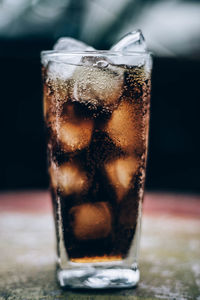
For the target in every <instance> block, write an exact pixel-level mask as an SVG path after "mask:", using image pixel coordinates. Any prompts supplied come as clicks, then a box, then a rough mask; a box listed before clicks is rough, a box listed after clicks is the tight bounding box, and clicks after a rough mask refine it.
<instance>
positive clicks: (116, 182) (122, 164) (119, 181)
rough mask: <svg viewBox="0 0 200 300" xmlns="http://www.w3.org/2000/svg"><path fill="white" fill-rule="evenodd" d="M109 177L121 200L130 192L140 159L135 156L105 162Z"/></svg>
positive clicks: (118, 198)
mask: <svg viewBox="0 0 200 300" xmlns="http://www.w3.org/2000/svg"><path fill="white" fill-rule="evenodd" d="M105 170H106V173H107V175H108V178H109V180H110V182H111V184H112V185H113V187H114V188H115V191H116V194H117V201H118V202H120V201H121V200H122V198H123V197H124V196H125V195H126V193H127V192H128V190H129V188H130V185H131V181H132V178H133V176H134V175H135V174H136V172H137V170H138V160H137V158H136V157H134V156H128V157H121V158H117V159H115V160H113V161H111V162H108V163H107V164H105Z"/></svg>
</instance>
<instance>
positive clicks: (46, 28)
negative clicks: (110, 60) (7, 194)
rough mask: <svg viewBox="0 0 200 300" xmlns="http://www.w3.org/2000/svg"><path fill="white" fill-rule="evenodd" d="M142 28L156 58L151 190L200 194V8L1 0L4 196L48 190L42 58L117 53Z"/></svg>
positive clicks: (102, 0)
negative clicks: (49, 52) (73, 44)
mask: <svg viewBox="0 0 200 300" xmlns="http://www.w3.org/2000/svg"><path fill="white" fill-rule="evenodd" d="M137 28H140V29H142V31H143V34H144V36H145V38H146V41H147V45H148V48H149V49H150V50H151V51H152V52H153V53H154V65H153V74H152V100H151V124H150V125H151V126H150V149H149V159H148V172H147V184H146V186H147V189H148V190H170V191H183V192H194V193H197V192H200V175H199V173H200V155H199V153H200V139H199V129H200V126H199V112H200V92H199V86H200V83H199V82H200V77H199V70H200V2H199V1H186V0H185V1H179V0H163V1H162V0H160V1H159V0H110V1H108V0H56V1H54V0H0V67H1V71H0V88H1V93H0V101H1V117H0V125H1V126H0V135H1V147H0V189H1V190H12V189H13V190H16V189H29V188H35V189H40V188H41V189H42V188H46V187H47V186H48V177H47V173H46V150H45V137H44V129H43V119H42V86H41V70H40V68H41V66H40V51H41V50H45V49H51V48H52V46H53V44H54V43H55V41H56V40H57V39H58V38H59V37H61V36H71V37H74V38H78V39H80V40H82V41H84V42H86V43H88V44H90V45H92V46H94V47H95V48H97V49H109V47H110V46H111V45H112V44H113V43H115V42H116V41H117V40H119V38H120V37H121V36H123V35H124V34H125V33H127V32H129V31H132V30H135V29H137Z"/></svg>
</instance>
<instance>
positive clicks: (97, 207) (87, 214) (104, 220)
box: [70, 202, 112, 240]
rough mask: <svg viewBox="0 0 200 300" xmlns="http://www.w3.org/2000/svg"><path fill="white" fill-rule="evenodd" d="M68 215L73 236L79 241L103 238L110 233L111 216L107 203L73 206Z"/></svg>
mask: <svg viewBox="0 0 200 300" xmlns="http://www.w3.org/2000/svg"><path fill="white" fill-rule="evenodd" d="M70 215H71V216H72V219H73V224H72V226H73V232H74V235H75V237H76V238H77V239H79V240H91V239H92V240H93V239H100V238H105V237H107V236H108V235H109V234H110V233H111V228H112V215H111V211H110V208H109V205H108V203H107V202H96V203H85V204H82V205H78V206H74V207H73V208H72V209H71V210H70Z"/></svg>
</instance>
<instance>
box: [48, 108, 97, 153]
mask: <svg viewBox="0 0 200 300" xmlns="http://www.w3.org/2000/svg"><path fill="white" fill-rule="evenodd" d="M93 127H94V121H93V120H91V119H86V118H84V116H82V117H80V116H78V115H77V114H76V112H75V103H68V102H66V103H65V104H64V105H63V112H62V113H61V114H60V115H59V114H56V115H55V114H52V123H51V128H52V130H53V132H54V134H55V136H56V138H57V139H58V142H59V144H60V146H61V148H62V150H63V151H66V152H73V151H76V150H82V149H83V148H85V147H87V146H88V145H89V143H90V140H91V136H92V132H93Z"/></svg>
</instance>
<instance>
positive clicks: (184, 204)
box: [0, 191, 200, 300]
mask: <svg viewBox="0 0 200 300" xmlns="http://www.w3.org/2000/svg"><path fill="white" fill-rule="evenodd" d="M140 270H141V280H140V283H139V285H138V287H137V288H135V289H126V290H116V291H114V290H105V291H63V290H62V289H60V288H59V286H58V285H57V282H56V279H55V238H54V225H53V219H52V212H51V202H50V197H49V193H48V192H46V191H34V192H31V191H29V192H13V193H1V194H0V300H3V299H6V300H14V299H20V300H28V299H34V300H37V299H40V300H46V299H53V300H60V299H67V300H71V299H79V300H83V299H84V300H94V299H96V300H100V299H102V300H104V299H105V300H106V299H109V300H115V299H116V300H120V299H124V300H125V299H127V300H130V299H131V300H136V299H143V300H147V299H148V300H150V299H170V300H173V299H174V300H175V299H176V300H186V299H187V300H188V299H192V300H194V299H195V300H200V196H195V195H180V194H166V193H147V194H146V197H145V202H144V215H143V226H142V239H141V251H140Z"/></svg>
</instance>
